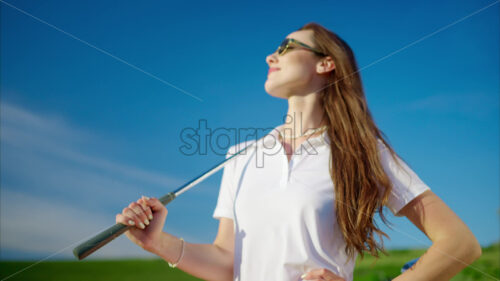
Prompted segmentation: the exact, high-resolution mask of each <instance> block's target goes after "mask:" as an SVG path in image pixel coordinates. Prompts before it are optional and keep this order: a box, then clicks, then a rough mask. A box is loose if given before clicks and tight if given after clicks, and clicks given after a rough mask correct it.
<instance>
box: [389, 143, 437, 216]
mask: <svg viewBox="0 0 500 281" xmlns="http://www.w3.org/2000/svg"><path fill="white" fill-rule="evenodd" d="M379 144H380V146H379V148H380V150H379V152H380V157H381V162H382V166H383V167H384V170H385V172H386V174H387V176H388V177H389V179H390V180H391V182H392V190H391V193H390V194H389V200H388V202H387V207H388V208H389V209H390V210H391V212H392V213H393V214H394V215H395V216H398V217H399V216H401V215H399V214H398V212H399V211H400V210H401V209H402V208H403V207H404V206H406V204H408V203H410V201H412V200H413V199H415V198H416V197H417V196H419V195H420V194H422V193H423V192H424V191H426V190H430V188H429V187H428V186H427V185H426V184H425V183H424V182H423V181H422V180H421V179H420V178H419V177H418V176H417V174H416V173H415V172H414V171H413V170H412V169H410V167H408V165H407V164H406V163H405V162H404V161H403V160H401V159H400V158H399V157H397V155H396V160H397V161H398V162H399V165H398V163H396V161H395V160H394V158H393V157H392V155H391V153H390V151H389V149H387V147H385V145H383V143H381V142H380V143H379Z"/></svg>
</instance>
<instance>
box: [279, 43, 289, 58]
mask: <svg viewBox="0 0 500 281" xmlns="http://www.w3.org/2000/svg"><path fill="white" fill-rule="evenodd" d="M288 42H289V40H288V39H285V40H283V42H281V45H280V46H279V47H278V54H280V55H281V54H283V53H284V52H285V49H286V45H287V44H288Z"/></svg>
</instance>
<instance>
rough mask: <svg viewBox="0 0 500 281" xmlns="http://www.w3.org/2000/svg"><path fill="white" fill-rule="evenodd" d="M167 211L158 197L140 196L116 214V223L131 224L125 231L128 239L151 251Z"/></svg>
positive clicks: (160, 231)
mask: <svg viewBox="0 0 500 281" xmlns="http://www.w3.org/2000/svg"><path fill="white" fill-rule="evenodd" d="M167 213H168V210H167V208H165V206H163V204H162V203H161V202H160V201H159V200H158V199H156V198H148V197H145V196H142V197H141V198H140V199H139V200H137V201H136V202H132V203H130V205H128V207H126V208H124V209H123V211H122V213H121V214H117V215H116V223H121V224H124V225H130V226H132V227H131V228H130V229H129V230H127V232H125V235H127V237H128V239H130V240H131V241H132V242H134V243H135V244H137V245H139V246H140V247H141V248H143V249H144V250H146V251H152V250H153V246H154V245H155V243H156V241H159V238H160V235H161V233H162V229H163V226H164V225H165V220H166V218H167Z"/></svg>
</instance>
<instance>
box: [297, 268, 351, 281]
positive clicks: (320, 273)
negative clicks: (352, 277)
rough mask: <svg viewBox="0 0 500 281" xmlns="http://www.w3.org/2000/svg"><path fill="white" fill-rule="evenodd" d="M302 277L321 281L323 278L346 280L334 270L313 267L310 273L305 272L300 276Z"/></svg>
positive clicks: (328, 280)
mask: <svg viewBox="0 0 500 281" xmlns="http://www.w3.org/2000/svg"><path fill="white" fill-rule="evenodd" d="M300 278H302V279H303V280H310V281H321V280H326V281H345V279H344V278H342V277H340V276H338V275H335V274H334V273H333V272H331V271H330V270H328V269H326V268H318V269H313V270H311V271H309V272H308V273H305V274H304V275H302V276H300Z"/></svg>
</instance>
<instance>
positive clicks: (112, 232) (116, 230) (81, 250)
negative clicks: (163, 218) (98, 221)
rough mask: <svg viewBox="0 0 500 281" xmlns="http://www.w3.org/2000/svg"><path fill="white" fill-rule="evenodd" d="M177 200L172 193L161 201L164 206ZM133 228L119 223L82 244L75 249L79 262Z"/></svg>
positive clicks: (74, 252)
mask: <svg viewBox="0 0 500 281" xmlns="http://www.w3.org/2000/svg"><path fill="white" fill-rule="evenodd" d="M174 199H175V193H173V192H170V193H168V194H166V195H165V196H163V197H161V198H160V199H159V200H160V202H161V203H162V204H163V205H167V204H168V203H170V202H171V201H172V200H174ZM130 227H131V226H129V225H124V224H121V223H117V224H115V225H113V226H111V227H110V228H108V229H106V230H104V231H102V232H101V233H99V234H97V235H95V236H94V237H92V238H90V239H89V240H87V241H85V242H83V243H81V244H80V245H78V246H76V247H75V248H74V249H73V254H74V255H75V257H76V258H77V259H79V260H82V259H84V258H86V257H87V256H89V255H90V254H92V253H93V252H95V251H97V250H98V249H100V248H101V247H102V246H104V245H106V244H108V243H109V242H111V241H113V239H115V238H116V237H118V236H120V235H122V234H123V233H124V232H126V231H127V230H128V229H129V228H130Z"/></svg>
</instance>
